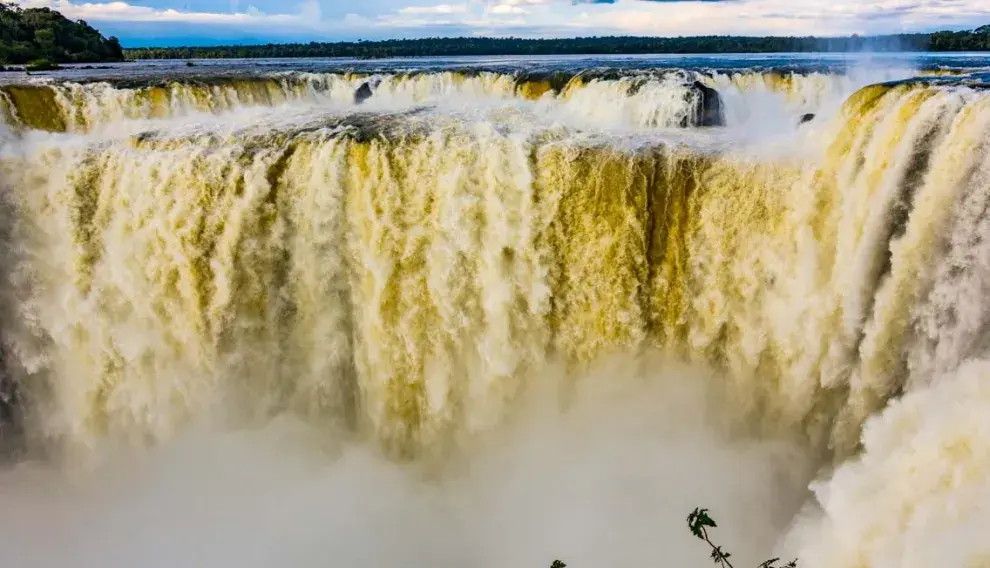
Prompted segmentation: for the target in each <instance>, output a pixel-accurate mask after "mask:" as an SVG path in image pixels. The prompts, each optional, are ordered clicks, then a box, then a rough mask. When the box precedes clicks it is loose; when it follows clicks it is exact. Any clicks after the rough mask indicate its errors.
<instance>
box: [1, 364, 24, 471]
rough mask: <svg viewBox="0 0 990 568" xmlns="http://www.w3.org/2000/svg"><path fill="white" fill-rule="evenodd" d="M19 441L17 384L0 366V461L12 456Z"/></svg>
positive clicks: (19, 425) (19, 413)
mask: <svg viewBox="0 0 990 568" xmlns="http://www.w3.org/2000/svg"><path fill="white" fill-rule="evenodd" d="M2 364H3V363H2V361H0V366H2ZM20 442H21V405H20V397H19V396H18V392H17V384H16V383H14V381H13V380H11V379H10V378H9V377H7V376H6V373H4V372H3V369H2V368H0V462H3V461H4V460H6V459H10V458H11V457H13V456H14V454H16V452H17V450H18V448H19V446H20Z"/></svg>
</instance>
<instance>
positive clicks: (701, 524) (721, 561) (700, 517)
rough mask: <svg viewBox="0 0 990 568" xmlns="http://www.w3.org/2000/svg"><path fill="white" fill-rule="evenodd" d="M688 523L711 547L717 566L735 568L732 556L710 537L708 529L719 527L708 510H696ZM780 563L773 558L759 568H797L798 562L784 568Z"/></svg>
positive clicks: (695, 534) (694, 532) (692, 530)
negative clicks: (731, 560)
mask: <svg viewBox="0 0 990 568" xmlns="http://www.w3.org/2000/svg"><path fill="white" fill-rule="evenodd" d="M687 523H688V528H690V529H691V534H693V535H694V536H696V537H698V538H699V539H701V540H703V541H705V542H706V543H707V544H708V546H710V547H711V549H712V554H711V558H712V561H713V562H715V564H718V565H719V566H722V568H735V567H734V566H733V565H732V563H731V562H729V557H731V556H732V555H731V554H729V553H728V552H725V551H724V550H722V547H721V546H718V545H716V544H715V543H714V542H712V540H711V538H710V537H709V536H708V529H714V528H717V527H718V525H716V524H715V521H714V519H712V518H711V516H709V515H708V509H695V510H694V512H693V513H691V514H690V515H688V518H687ZM778 562H780V559H779V558H771V559H770V560H767V561H766V562H764V563H763V564H760V566H759V568H797V560H791V561H790V562H788V563H787V564H784V565H783V566H778V565H777V563H778Z"/></svg>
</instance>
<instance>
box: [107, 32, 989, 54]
mask: <svg viewBox="0 0 990 568" xmlns="http://www.w3.org/2000/svg"><path fill="white" fill-rule="evenodd" d="M859 51H879V52H894V51H990V26H984V27H982V28H979V29H977V30H974V31H971V32H936V33H934V34H900V35H888V36H872V37H860V36H851V37H837V38H816V37H736V36H704V37H675V38H663V37H585V38H570V39H522V38H484V37H458V38H424V39H390V40H382V41H363V40H362V41H355V42H333V43H319V42H309V43H286V44H274V43H270V44H267V45H237V46H216V47H169V48H160V47H147V48H138V49H127V50H125V51H124V53H125V55H127V57H129V58H133V59H232V58H260V57H353V58H365V59H376V58H385V57H416V56H435V57H436V56H454V55H608V54H649V53H682V54H684V53H699V54H712V53H788V52H792V53H809V52H859Z"/></svg>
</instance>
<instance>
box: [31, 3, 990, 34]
mask: <svg viewBox="0 0 990 568" xmlns="http://www.w3.org/2000/svg"><path fill="white" fill-rule="evenodd" d="M17 1H18V3H19V4H21V5H24V6H35V7H40V6H47V7H51V8H54V9H56V10H59V11H61V12H63V13H64V14H65V15H66V16H68V17H70V18H73V19H85V20H87V21H90V22H93V23H94V24H97V25H99V23H100V22H111V23H115V24H116V25H117V28H118V29H119V28H120V25H122V23H126V22H142V23H144V24H145V28H144V29H145V30H147V29H148V26H153V25H154V24H159V23H161V24H168V23H172V24H175V25H176V26H173V27H177V26H178V25H181V24H189V25H201V26H204V27H205V26H210V27H211V29H215V28H217V27H218V26H219V27H222V28H224V29H227V30H231V31H232V32H236V30H239V29H241V28H244V27H249V28H250V29H251V30H253V31H252V32H250V33H251V34H254V35H253V36H252V37H255V36H256V35H257V34H258V33H264V31H266V30H271V33H272V34H275V33H276V32H279V33H280V32H286V33H288V32H292V30H298V31H299V33H302V34H305V33H307V32H306V30H310V31H311V32H312V33H311V35H312V37H313V39H333V37H340V36H341V35H342V34H345V33H355V31H357V32H359V33H362V34H364V33H368V34H370V35H369V36H368V37H388V36H391V35H397V34H400V33H414V32H415V30H417V29H421V30H423V29H430V30H431V31H430V33H434V31H436V30H443V31H442V32H439V33H450V34H462V33H464V34H477V33H478V32H479V31H484V32H485V33H486V34H488V35H503V34H505V33H512V34H513V35H531V36H561V35H564V36H566V35H592V34H605V33H607V34H613V33H614V34H635V35H692V34H752V35H757V34H758V35H763V34H774V35H819V36H821V35H839V34H849V33H860V34H868V33H890V32H902V31H924V30H931V29H945V28H966V27H976V26H978V25H982V24H985V23H987V22H990V0H800V1H796V0H732V1H723V2H649V1H642V0H618V1H617V2H615V3H614V4H589V3H577V4H575V3H573V2H572V1H571V0H463V1H462V2H461V3H442V4H435V5H428V4H422V3H421V2H422V0H419V1H418V2H417V0H359V1H360V4H355V6H354V10H353V11H354V12H355V14H347V15H345V13H344V11H342V10H340V9H339V6H338V7H337V8H338V9H337V10H336V14H337V16H336V17H335V18H336V19H335V18H328V17H327V16H325V14H326V9H325V8H327V7H329V8H330V13H334V12H335V11H334V8H335V6H334V3H336V2H340V1H342V0H304V1H302V2H301V3H292V2H291V0H290V2H289V3H288V4H287V5H283V6H279V4H278V3H277V2H276V1H275V0H255V2H256V3H257V5H260V6H262V8H261V9H259V8H256V7H254V6H251V5H247V4H248V2H250V1H251V0H228V2H229V4H228V3H224V2H223V1H222V0H221V1H220V2H217V3H215V5H216V8H215V9H209V10H198V11H197V10H195V9H186V10H176V9H173V8H166V7H155V3H156V2H160V1H162V0H143V1H145V2H148V4H147V5H137V4H133V3H128V2H126V1H123V0H119V1H112V2H99V1H97V0H90V1H88V2H74V1H73V0H17ZM131 1H132V2H135V1H137V0H131ZM321 3H322V4H323V8H324V9H323V10H321ZM190 5H195V3H194V2H190ZM200 5H202V4H200ZM357 14H360V15H357ZM259 30H260V31H259ZM293 33H294V32H293ZM297 35H298V34H297Z"/></svg>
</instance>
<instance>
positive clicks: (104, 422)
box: [0, 60, 990, 567]
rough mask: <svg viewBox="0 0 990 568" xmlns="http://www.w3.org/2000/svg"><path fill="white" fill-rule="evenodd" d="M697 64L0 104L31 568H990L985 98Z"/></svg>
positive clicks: (7, 417)
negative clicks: (788, 560) (558, 564)
mask: <svg viewBox="0 0 990 568" xmlns="http://www.w3.org/2000/svg"><path fill="white" fill-rule="evenodd" d="M544 63H545V62H544ZM676 63H677V61H674V62H670V61H667V62H665V64H663V65H661V64H659V63H658V62H652V63H651V62H650V61H648V60H636V61H633V63H629V62H625V63H623V64H621V65H620V64H617V63H616V62H609V61H607V60H602V61H598V62H597V63H596V66H595V67H594V68H593V69H592V68H590V67H588V68H582V67H580V65H578V66H575V64H574V62H573V61H571V62H570V63H568V65H563V66H562V65H557V66H554V65H544V66H543V67H541V68H534V65H531V64H527V65H523V64H520V63H512V62H504V61H503V62H501V63H500V64H499V65H493V64H491V63H490V62H488V63H486V64H484V65H481V64H479V65H476V66H474V67H472V68H468V67H467V66H465V65H464V64H463V62H458V68H453V66H452V65H448V66H436V67H435V68H425V69H418V70H410V69H406V68H401V67H400V66H399V65H397V64H388V65H380V66H379V67H377V68H373V69H372V68H365V67H361V66H355V67H354V68H351V69H346V70H338V69H330V70H328V69H319V68H311V67H300V68H299V69H298V70H285V69H278V70H271V69H267V70H266V69H264V68H263V66H258V67H255V68H252V69H248V70H245V69H240V68H236V69H232V70H228V72H226V73H221V72H216V73H213V74H210V73H207V72H206V71H203V70H202V69H201V68H197V67H192V68H187V69H178V68H170V69H171V71H174V73H173V74H171V75H167V76H168V77H170V78H168V79H165V78H163V77H166V75H163V74H162V71H161V70H160V69H157V68H149V69H147V70H145V74H144V75H142V74H141V73H130V74H118V75H114V74H112V73H110V74H107V75H106V76H100V75H98V74H92V75H86V74H81V75H79V76H75V75H70V76H69V77H68V78H61V79H60V78H59V77H57V76H56V77H48V78H41V79H38V78H21V79H18V80H16V81H8V82H7V83H6V84H4V85H0V117H2V123H0V176H2V177H0V184H2V189H3V196H4V198H3V208H2V210H3V215H2V219H0V221H2V224H0V226H2V229H3V230H2V231H0V238H2V240H3V243H4V245H5V246H4V247H3V249H2V250H3V257H2V258H3V263H2V267H3V276H4V279H3V289H2V290H0V291H2V303H0V307H2V309H3V314H4V317H3V320H2V333H3V363H4V374H3V379H2V384H0V450H2V451H3V452H4V453H5V455H7V456H9V458H8V460H7V461H8V462H10V465H9V466H8V467H7V469H6V470H3V471H0V557H2V558H4V564H5V565H9V566H15V567H20V566H25V567H27V566H31V567H35V566H53V567H55V566H65V565H68V564H72V565H78V566H94V567H95V566H101V567H104V566H121V567H122V566H138V565H139V566H238V567H242V566H272V565H285V566H325V565H342V566H380V565H385V564H398V565H403V566H464V565H468V564H470V565H480V566H493V567H494V566H540V565H544V566H546V565H549V564H550V562H551V561H552V560H553V559H555V558H562V559H564V560H566V561H567V562H568V563H569V564H572V565H573V566H575V567H579V566H611V565H629V564H645V563H655V564H658V565H678V566H683V565H695V564H697V565H702V564H704V563H705V562H706V561H707V551H706V550H705V549H704V546H703V544H702V543H700V542H698V541H695V540H692V538H691V535H690V534H689V533H688V532H687V530H686V528H685V527H684V526H683V518H684V517H685V516H686V514H687V513H688V512H690V510H691V509H692V508H694V507H695V506H697V505H704V506H708V507H710V508H711V509H712V510H713V513H714V515H715V516H716V519H717V520H719V521H720V528H719V529H718V538H719V539H721V540H723V541H724V542H725V544H726V548H728V549H729V550H730V551H732V552H734V553H736V554H737V556H738V557H739V558H740V564H741V563H743V562H745V563H751V564H754V565H755V564H756V563H758V562H759V561H762V560H763V559H765V558H767V557H770V556H772V555H788V557H791V556H797V557H799V558H800V559H801V565H802V566H812V567H815V566H823V567H824V566H828V567H840V566H850V567H860V566H919V567H921V566H932V565H952V566H983V565H988V563H990V542H988V541H987V540H986V539H985V538H983V533H985V532H986V528H987V527H988V526H990V517H988V516H987V513H986V511H987V510H990V509H988V508H987V507H990V431H987V430H988V428H990V422H988V421H987V419H986V413H987V412H988V411H990V383H988V382H987V380H985V378H986V377H987V375H988V374H990V316H988V314H990V311H988V309H987V307H986V306H987V301H988V295H990V221H988V217H987V215H986V210H987V207H988V206H990V191H988V188H990V136H988V133H990V91H985V90H984V87H983V82H982V70H983V69H984V68H983V67H981V65H982V64H983V63H990V62H979V61H969V60H966V61H964V63H965V65H962V64H958V62H957V64H956V65H954V66H953V65H949V66H945V65H941V66H931V65H927V66H926V65H921V64H919V63H918V62H916V61H911V60H903V61H899V62H898V63H899V64H898V65H897V66H891V65H884V66H883V67H882V68H881V67H878V66H871V65H869V64H862V63H861V64H851V63H850V62H848V61H846V62H843V65H836V64H829V65H821V66H818V67H817V68H814V69H810V68H809V69H803V68H802V69H797V68H788V67H784V66H781V65H779V64H777V63H774V64H773V65H769V66H767V65H759V64H758V63H759V62H754V61H749V60H742V61H735V60H726V61H725V65H723V66H721V67H717V66H711V65H708V66H704V67H703V66H699V65H687V64H685V65H681V66H680V67H678V66H677V65H676ZM681 63H684V62H683V61H682V62H681ZM583 64H584V63H583V62H582V63H581V65H583ZM743 64H745V65H743ZM390 65H391V66H390ZM513 65H516V68H515V69H513V68H512V67H513ZM206 69H207V70H209V69H212V67H210V66H209V65H207V66H206ZM248 71H250V72H248ZM365 84H367V85H368V86H369V87H371V89H372V94H371V96H370V97H369V98H367V100H364V101H363V102H361V103H360V104H358V102H357V101H356V100H355V93H356V92H357V91H359V90H360V89H361V87H362V85H365ZM710 93H717V99H713V97H712V95H711V94H710ZM713 100H716V101H717V109H716V110H717V114H718V115H719V116H720V118H721V120H720V121H719V124H718V125H714V126H713V125H710V124H706V123H705V121H704V120H703V119H702V118H703V114H704V113H702V112H701V111H702V110H704V109H703V107H704V108H709V107H711V105H712V104H713V103H712V101H713ZM709 110H710V109H709ZM809 484H810V488H811V490H810V491H809V490H808V487H809ZM56 541H57V542H58V543H61V544H62V545H63V546H53V542H56ZM740 564H737V565H740Z"/></svg>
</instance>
